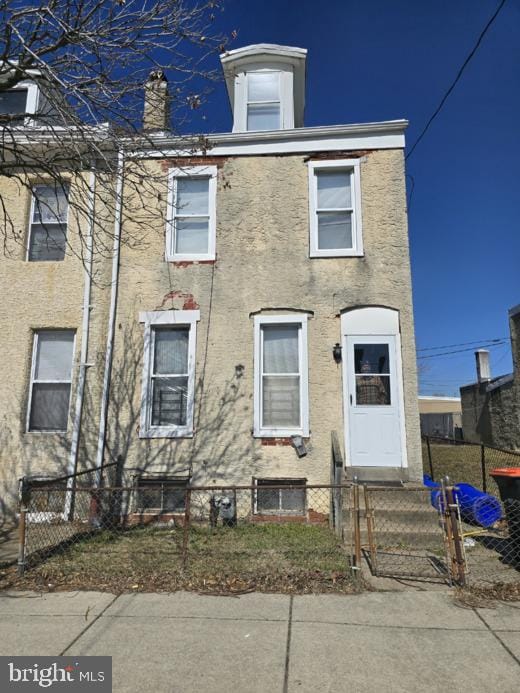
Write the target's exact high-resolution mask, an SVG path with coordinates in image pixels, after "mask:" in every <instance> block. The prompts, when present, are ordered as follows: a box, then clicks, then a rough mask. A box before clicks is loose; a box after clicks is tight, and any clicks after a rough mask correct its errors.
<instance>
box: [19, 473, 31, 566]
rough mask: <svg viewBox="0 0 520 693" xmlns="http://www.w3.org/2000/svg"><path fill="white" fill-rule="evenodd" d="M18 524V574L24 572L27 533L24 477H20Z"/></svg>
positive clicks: (26, 498)
mask: <svg viewBox="0 0 520 693" xmlns="http://www.w3.org/2000/svg"><path fill="white" fill-rule="evenodd" d="M19 495H20V524H19V525H18V575H23V574H24V572H25V540H26V533H27V505H28V501H29V485H28V483H27V480H26V478H25V477H23V478H22V479H20V492H19Z"/></svg>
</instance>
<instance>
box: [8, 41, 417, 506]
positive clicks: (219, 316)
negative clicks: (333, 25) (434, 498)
mask: <svg viewBox="0 0 520 693" xmlns="http://www.w3.org/2000/svg"><path fill="white" fill-rule="evenodd" d="M305 59H306V51H304V50H302V49H297V48H288V47H282V46H270V45H260V46H250V47H247V48H242V49H237V50H234V51H231V52H229V53H227V54H225V55H224V56H223V57H222V63H223V67H224V71H225V76H226V83H227V86H228V91H229V95H230V101H231V105H232V109H233V122H234V125H233V132H232V133H227V134H222V135H211V136H208V138H207V141H206V142H205V144H204V152H203V153H201V154H200V155H196V154H195V155H194V153H193V151H192V150H191V145H189V143H186V141H184V140H180V141H179V140H176V139H175V138H174V137H172V136H170V135H169V134H168V133H167V132H165V131H164V127H166V120H165V114H164V113H161V110H160V104H159V105H157V103H156V104H155V107H154V108H153V109H150V108H149V109H148V110H147V112H146V113H148V115H147V116H146V117H148V118H149V119H150V118H152V116H153V122H151V123H150V122H148V123H147V122H145V123H144V125H145V127H148V128H149V129H150V128H152V129H154V128H155V129H157V132H156V133H154V134H151V135H149V137H148V138H147V139H146V141H144V140H142V141H137V140H136V141H134V142H129V151H130V150H131V151H132V154H131V155H129V154H128V153H123V154H124V158H122V160H121V162H122V164H121V170H122V171H124V172H125V174H126V176H125V179H124V184H122V188H121V190H122V196H123V199H126V198H128V197H130V196H131V195H134V194H135V186H134V185H133V183H132V169H133V167H134V168H135V165H136V164H135V161H136V159H139V160H140V162H141V165H142V166H143V165H144V166H145V167H146V168H147V170H148V171H149V172H150V179H153V180H158V181H159V183H157V185H156V186H155V187H154V189H153V190H151V189H150V188H147V189H146V190H145V189H144V188H143V190H142V191H141V192H142V197H143V198H146V199H144V201H143V200H141V201H140V203H142V204H143V206H147V207H148V208H150V207H154V208H155V209H156V213H157V217H156V223H155V224H154V227H155V231H153V230H150V232H149V233H148V232H147V234H146V242H142V243H136V244H134V245H135V247H130V246H131V244H128V243H126V244H125V243H121V244H119V243H118V238H119V234H126V235H127V236H128V237H132V236H134V235H135V236H136V237H139V236H140V235H141V236H142V228H141V229H140V228H139V224H140V222H139V215H138V214H136V215H135V216H134V218H131V215H129V214H128V213H123V214H122V216H121V218H120V217H119V213H118V209H117V206H116V209H115V211H110V209H108V210H107V205H108V207H110V205H109V204H108V202H107V200H106V199H104V198H103V194H104V190H106V180H105V181H104V184H103V185H102V186H101V185H99V186H98V187H97V188H96V190H97V192H96V199H95V203H96V204H95V208H96V213H98V212H97V210H98V209H101V208H102V207H103V205H104V204H105V207H104V213H105V215H106V218H107V225H106V228H107V237H110V239H111V238H112V236H114V237H115V241H116V243H115V244H114V254H113V256H112V257H109V256H107V254H105V253H99V254H97V253H96V252H94V255H93V267H94V275H95V279H96V281H95V282H93V283H92V284H91V285H90V282H89V271H85V268H84V265H86V267H87V270H88V267H89V257H88V256H87V257H86V259H85V258H83V259H84V260H85V262H84V263H83V262H82V259H81V258H79V257H77V256H75V255H74V253H73V252H72V251H73V250H74V243H75V240H74V238H75V229H76V224H77V223H81V224H84V229H87V231H88V224H89V221H88V215H85V216H84V217H82V216H81V215H79V216H80V217H81V218H79V219H76V218H75V217H74V215H69V218H68V220H67V215H66V207H67V201H66V196H63V197H62V199H58V200H57V201H56V200H53V201H51V202H49V204H48V206H49V208H51V207H52V208H53V209H54V212H53V213H52V214H50V216H49V218H48V219H47V227H48V228H47V234H48V233H49V230H48V229H49V228H51V227H52V228H51V230H53V229H54V230H53V231H52V233H53V234H55V235H54V236H53V237H54V238H55V239H57V240H56V243H55V247H54V248H53V249H49V243H48V242H45V243H44V242H43V241H42V240H41V238H40V234H41V228H40V226H41V224H40V222H41V219H40V217H39V216H38V210H37V209H36V207H37V206H38V205H35V204H34V202H33V205H32V206H31V199H29V198H30V196H29V195H28V194H27V193H26V192H25V191H24V189H22V188H20V187H19V186H18V185H17V184H16V183H15V182H13V181H9V180H3V181H1V182H0V184H1V185H2V196H3V198H4V199H6V200H7V204H8V205H9V209H10V210H11V213H12V214H13V215H14V216H15V217H16V218H17V225H18V227H19V228H20V229H27V241H26V243H25V246H26V247H22V246H21V245H16V244H15V243H14V242H12V243H11V244H10V247H9V251H10V256H9V257H4V258H2V260H1V263H2V269H1V272H0V290H1V295H2V302H1V306H0V323H1V332H0V334H1V337H0V340H1V341H0V344H1V348H2V353H3V355H4V363H8V364H9V367H8V368H6V369H4V373H5V374H4V378H3V379H2V387H3V394H2V397H1V398H0V408H1V409H0V416H1V420H2V434H1V435H2V441H1V443H0V444H1V452H0V455H1V475H2V478H3V485H4V489H5V491H4V503H6V504H9V503H10V499H12V497H13V495H14V493H15V487H16V479H17V478H18V477H20V476H21V475H22V474H43V473H47V474H53V473H63V472H66V471H71V470H74V469H76V468H79V467H80V468H85V467H89V466H95V465H96V464H99V463H102V462H108V461H113V460H120V461H121V463H122V465H123V468H124V473H123V480H129V479H134V478H137V479H141V480H142V482H141V483H143V484H144V483H146V479H147V478H149V477H151V476H153V478H161V479H164V480H165V483H166V484H167V483H169V482H171V481H172V480H176V481H175V483H178V484H179V485H182V484H183V483H185V481H186V479H188V478H189V479H191V480H192V482H193V483H194V484H213V483H226V484H231V483H250V482H251V480H252V479H253V478H254V479H259V480H263V479H269V480H275V479H276V480H286V479H291V480H296V479H298V480H300V479H301V480H307V482H308V483H328V481H329V478H330V457H331V452H330V450H331V442H330V441H331V432H332V431H336V432H338V434H339V435H340V439H341V440H343V441H344V442H343V444H344V448H345V459H346V462H347V472H348V473H349V474H352V473H356V474H357V475H358V476H360V477H364V478H370V479H385V478H399V479H404V480H407V479H410V480H419V479H420V477H421V474H422V471H421V470H422V465H421V446H420V435H419V414H418V405H417V382H416V365H415V342H414V328H413V313H412V294H411V281H410V263H409V251H408V234H407V217H406V197H405V173H404V156H403V150H404V144H405V143H404V130H405V128H406V125H407V123H406V121H404V120H399V121H391V122H382V123H368V124H356V125H335V126H325V127H321V126H320V127H311V128H306V127H304V126H303V111H304V101H305V93H304V92H305V89H304V87H305ZM161 88H164V84H163V83H162V82H161ZM146 113H145V115H146ZM150 114H151V115H150ZM85 176H86V177H88V176H90V177H91V182H92V184H93V185H94V184H96V181H97V177H100V176H101V177H102V176H103V174H102V173H97V172H95V171H94V172H92V173H88V172H86V173H85ZM117 183H118V181H114V182H113V185H114V189H115V190H117V189H118V188H117ZM38 185H39V186H40V187H38ZM35 186H36V187H35V193H34V196H35V199H38V196H40V197H44V198H45V195H47V196H48V195H50V192H49V190H47V189H46V188H45V179H44V178H42V179H41V180H40V179H35ZM69 194H70V195H71V196H72V195H74V181H73V180H72V181H71V190H70V193H69ZM46 199H47V200H49V199H50V198H48V197H47V198H46ZM40 213H41V211H40ZM73 217H74V218H73ZM63 233H65V234H66V236H67V239H68V241H69V242H70V244H71V247H72V251H71V250H70V249H67V250H66V252H64V253H63V252H61V249H60V243H61V242H60V240H59V239H60V238H61V236H60V234H63ZM51 235H52V234H51ZM111 242H112V240H110V243H111ZM27 247H28V248H29V252H28V253H27ZM78 254H80V253H79V251H78ZM83 255H84V253H83ZM44 260H47V261H44ZM87 339H88V345H87ZM335 345H337V346H336V348H335ZM367 384H369V385H370V387H366V385H367ZM109 385H110V387H108V386H109ZM107 393H108V396H107ZM367 393H368V394H367ZM370 393H371V394H370ZM105 421H106V426H105ZM80 424H81V425H80ZM299 438H302V439H303V441H301V440H299ZM302 442H303V446H304V450H303V451H302ZM296 448H299V449H300V453H299V454H298V452H297V449H296ZM302 452H306V454H305V455H303V456H300V455H301V453H302ZM165 488H166V486H165ZM172 493H173V492H172ZM173 497H174V494H173V495H172V496H171V498H173ZM173 502H174V501H173V500H172V503H173Z"/></svg>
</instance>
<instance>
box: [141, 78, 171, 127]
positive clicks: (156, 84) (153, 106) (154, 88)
mask: <svg viewBox="0 0 520 693" xmlns="http://www.w3.org/2000/svg"><path fill="white" fill-rule="evenodd" d="M169 120H170V97H169V94H168V80H167V79H166V75H165V74H164V72H163V71H162V70H153V71H152V72H150V76H149V77H148V81H147V82H146V84H145V85H144V113H143V130H148V131H151V130H161V131H162V130H168V129H169Z"/></svg>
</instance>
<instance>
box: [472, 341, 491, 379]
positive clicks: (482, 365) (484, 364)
mask: <svg viewBox="0 0 520 693" xmlns="http://www.w3.org/2000/svg"><path fill="white" fill-rule="evenodd" d="M475 360H476V362H477V380H478V382H479V383H485V382H487V381H488V380H491V367H490V365H489V351H487V350H486V349H479V350H478V351H476V352H475Z"/></svg>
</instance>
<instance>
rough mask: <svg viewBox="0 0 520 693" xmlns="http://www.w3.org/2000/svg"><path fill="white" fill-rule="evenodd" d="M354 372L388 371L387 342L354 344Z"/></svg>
mask: <svg viewBox="0 0 520 693" xmlns="http://www.w3.org/2000/svg"><path fill="white" fill-rule="evenodd" d="M354 367H355V369H356V373H390V360H389V356H388V344H354Z"/></svg>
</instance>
